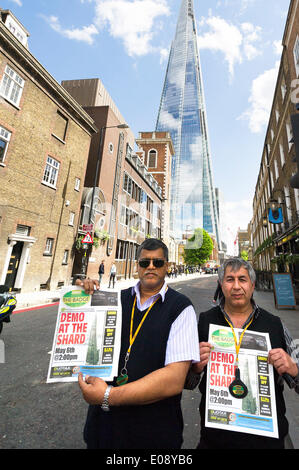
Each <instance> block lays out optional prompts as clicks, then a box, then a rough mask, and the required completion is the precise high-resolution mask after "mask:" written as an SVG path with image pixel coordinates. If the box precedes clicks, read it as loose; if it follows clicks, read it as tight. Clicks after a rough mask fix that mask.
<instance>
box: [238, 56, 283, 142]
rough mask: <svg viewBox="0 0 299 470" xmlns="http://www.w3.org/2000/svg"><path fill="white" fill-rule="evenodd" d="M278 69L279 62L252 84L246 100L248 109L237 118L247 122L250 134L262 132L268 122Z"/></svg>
mask: <svg viewBox="0 0 299 470" xmlns="http://www.w3.org/2000/svg"><path fill="white" fill-rule="evenodd" d="M278 69H279V62H276V64H275V66H274V67H273V68H272V69H270V70H266V71H265V72H264V73H262V74H261V75H259V76H258V77H257V78H255V79H254V80H253V82H252V86H251V94H250V97H249V100H248V101H249V103H250V107H249V108H248V109H247V110H246V111H245V112H244V113H243V114H242V115H241V116H240V117H239V118H238V119H239V120H240V119H245V120H248V122H249V129H250V130H251V132H252V133H255V134H256V133H259V132H262V131H263V130H264V127H265V126H266V125H267V123H268V121H269V115H270V111H271V107H272V102H273V95H274V90H275V85H276V81H277V74H278Z"/></svg>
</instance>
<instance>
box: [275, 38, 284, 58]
mask: <svg viewBox="0 0 299 470" xmlns="http://www.w3.org/2000/svg"><path fill="white" fill-rule="evenodd" d="M273 48H274V53H275V54H276V55H279V56H281V54H282V49H283V48H282V43H281V41H274V42H273Z"/></svg>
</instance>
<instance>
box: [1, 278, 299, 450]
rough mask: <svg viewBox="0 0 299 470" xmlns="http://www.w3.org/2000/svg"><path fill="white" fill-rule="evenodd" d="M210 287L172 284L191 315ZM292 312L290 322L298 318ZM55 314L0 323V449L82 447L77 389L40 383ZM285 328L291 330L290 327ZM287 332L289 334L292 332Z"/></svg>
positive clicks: (193, 409) (193, 422) (205, 305)
mask: <svg viewBox="0 0 299 470" xmlns="http://www.w3.org/2000/svg"><path fill="white" fill-rule="evenodd" d="M215 286H216V276H212V277H208V278H205V277H204V276H203V277H201V278H200V279H190V280H188V279H187V280H186V281H185V280H184V281H183V282H178V283H174V284H172V287H174V288H175V289H177V290H179V291H180V292H182V293H184V294H185V295H187V296H189V297H190V298H191V300H192V302H193V304H194V307H195V310H196V312H197V314H198V313H199V312H201V311H204V310H207V309H209V308H210V307H211V301H212V297H213V293H214V289H215ZM274 313H275V314H277V312H274ZM292 313H293V315H294V318H295V316H296V315H298V312H292ZM56 315H57V305H56V306H50V307H44V308H40V309H34V310H28V311H25V312H21V313H16V314H15V315H13V317H12V322H11V323H10V324H5V325H4V328H3V332H2V335H1V340H3V341H4V344H5V363H4V364H0V380H1V391H0V403H1V404H0V415H1V422H0V448H1V449H84V448H85V443H84V441H83V438H82V430H83V425H84V422H85V416H86V411H87V404H86V403H85V402H84V400H83V398H82V396H81V392H80V390H79V387H78V386H77V384H61V383H57V384H46V377H47V371H48V365H49V359H50V355H49V352H50V351H51V348H52V341H53V335H54V329H55V324H56ZM288 326H289V327H290V328H291V324H290V325H288ZM291 333H292V334H295V332H292V330H291ZM294 337H295V336H294ZM199 399H200V394H199V392H198V391H197V390H195V391H193V392H191V391H187V390H185V391H184V392H183V400H182V407H183V413H184V421H185V432H184V445H183V448H184V449H194V448H195V447H196V445H197V442H198V437H199V416H198V411H197V408H198V403H199ZM291 399H292V407H293V408H294V406H295V404H296V407H295V410H294V409H292V414H293V416H295V417H296V416H297V417H298V395H295V394H294V393H293V394H292V398H291ZM287 407H288V401H287ZM295 424H296V423H295ZM296 448H297V447H296Z"/></svg>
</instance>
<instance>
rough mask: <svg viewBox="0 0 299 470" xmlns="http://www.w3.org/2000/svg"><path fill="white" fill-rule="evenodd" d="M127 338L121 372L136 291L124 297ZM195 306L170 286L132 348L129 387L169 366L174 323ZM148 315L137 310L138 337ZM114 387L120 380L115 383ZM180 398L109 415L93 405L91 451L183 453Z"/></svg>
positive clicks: (90, 412) (88, 426)
mask: <svg viewBox="0 0 299 470" xmlns="http://www.w3.org/2000/svg"><path fill="white" fill-rule="evenodd" d="M121 301H122V335H121V351H120V359H119V373H120V371H121V369H122V368H123V366H124V359H125V355H126V353H127V350H128V347H129V335H130V321H131V312H132V307H133V301H134V296H133V295H132V288H129V289H126V290H123V291H122V292H121ZM189 305H191V301H190V300H189V299H188V298H187V297H185V296H184V295H182V294H180V293H178V292H176V291H175V290H173V289H171V288H169V287H168V290H167V292H166V294H165V300H164V302H162V299H161V298H159V300H158V301H157V302H156V303H155V305H154V306H153V307H152V309H151V310H150V312H149V314H148V316H147V318H146V320H145V321H144V323H143V325H142V327H141V329H140V331H139V333H138V335H137V337H136V339H135V341H134V344H133V346H132V349H131V353H130V359H129V361H128V364H127V370H128V376H129V382H133V381H135V380H138V379H140V378H142V377H144V376H145V375H147V374H150V373H151V372H153V371H154V370H157V369H161V368H162V367H164V363H165V354H166V346H167V340H168V336H169V332H170V328H171V325H172V323H173V322H174V321H175V320H176V318H177V317H178V315H179V314H180V313H181V312H182V311H183V310H184V309H185V308H186V307H188V306H189ZM144 314H145V311H143V312H140V311H139V310H138V309H137V305H136V307H135V315H134V326H133V334H134V332H135V330H136V328H137V326H138V324H139V323H140V321H141V319H142V317H143V315H144ZM113 385H114V386H115V385H116V383H115V381H114V382H113ZM180 400H181V394H180V395H176V396H173V397H170V398H167V399H166V400H161V401H159V402H157V403H153V404H150V405H143V406H120V407H115V408H113V407H112V408H111V409H110V411H109V412H104V411H102V410H101V408H100V406H94V405H91V406H90V407H89V410H88V415H87V421H86V425H85V430H84V438H85V441H86V443H87V445H88V447H89V448H102V449H175V448H177V449H179V448H180V447H181V445H182V433H183V419H182V412H181V406H180Z"/></svg>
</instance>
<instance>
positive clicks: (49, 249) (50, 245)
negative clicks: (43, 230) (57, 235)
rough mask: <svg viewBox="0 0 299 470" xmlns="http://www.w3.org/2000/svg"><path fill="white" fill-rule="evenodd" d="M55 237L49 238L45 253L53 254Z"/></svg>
mask: <svg viewBox="0 0 299 470" xmlns="http://www.w3.org/2000/svg"><path fill="white" fill-rule="evenodd" d="M53 245H54V238H47V241H46V247H45V251H44V255H48V256H51V255H52V252H53Z"/></svg>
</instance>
